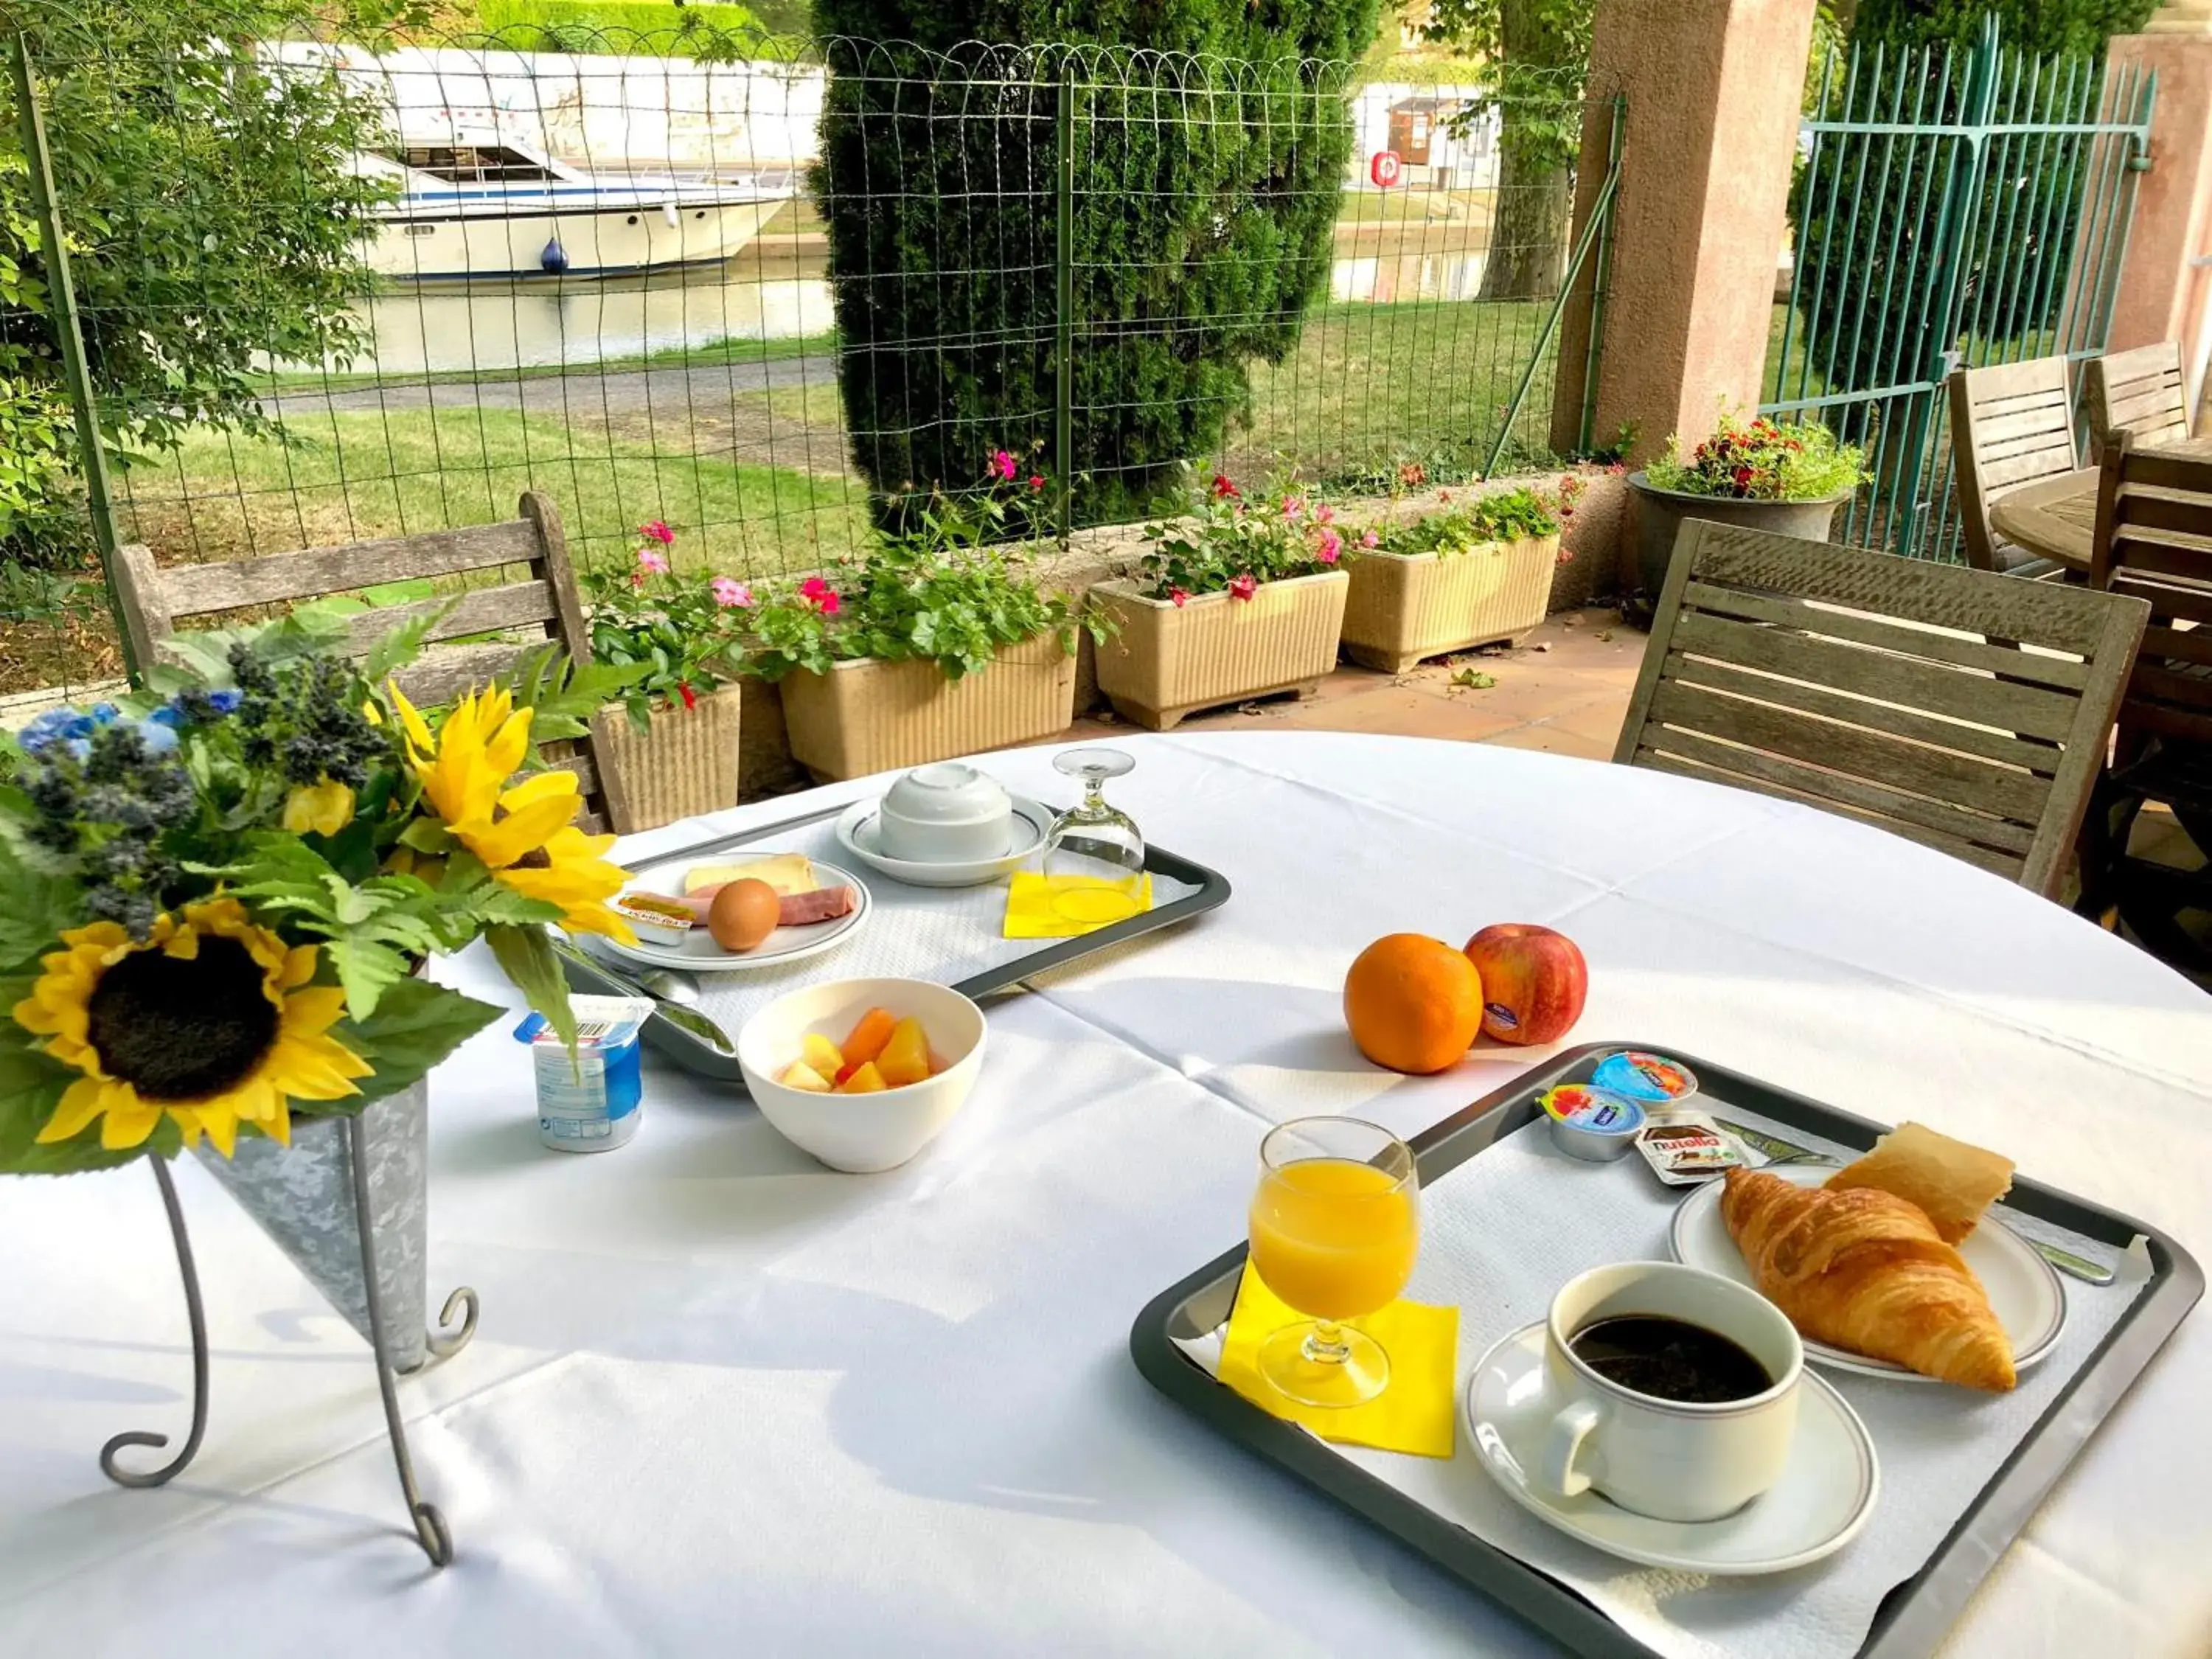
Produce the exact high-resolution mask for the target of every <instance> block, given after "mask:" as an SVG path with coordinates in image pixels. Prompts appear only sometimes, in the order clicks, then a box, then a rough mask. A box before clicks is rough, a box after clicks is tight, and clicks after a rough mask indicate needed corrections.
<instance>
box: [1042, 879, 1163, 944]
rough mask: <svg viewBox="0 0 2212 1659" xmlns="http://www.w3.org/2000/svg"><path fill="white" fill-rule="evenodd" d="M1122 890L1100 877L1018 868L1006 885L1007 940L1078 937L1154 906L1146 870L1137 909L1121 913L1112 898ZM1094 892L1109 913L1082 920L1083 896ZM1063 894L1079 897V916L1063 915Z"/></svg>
mask: <svg viewBox="0 0 2212 1659" xmlns="http://www.w3.org/2000/svg"><path fill="white" fill-rule="evenodd" d="M1091 892H1095V893H1097V894H1098V895H1100V898H1099V899H1098V900H1095V901H1093V902H1094V903H1097V904H1098V906H1099V908H1101V910H1102V911H1103V912H1106V914H1102V915H1099V917H1098V918H1097V920H1096V921H1085V920H1081V919H1080V910H1079V906H1080V903H1081V896H1082V895H1084V894H1085V893H1091ZM1119 892H1120V889H1118V888H1117V887H1115V884H1113V883H1112V882H1110V881H1107V880H1105V879H1103V878H1100V877H1097V876H1042V875H1039V874H1038V873H1037V872H1036V871H1034V870H1017V871H1016V872H1014V878H1013V880H1012V882H1011V883H1010V884H1008V885H1007V888H1006V938H1008V939H1075V938H1077V937H1079V935H1081V934H1084V933H1097V931H1098V930H1099V929H1100V928H1101V927H1112V926H1113V925H1114V924H1115V922H1117V921H1127V920H1128V919H1129V917H1130V916H1133V915H1142V914H1143V913H1144V912H1146V911H1147V910H1149V909H1151V908H1152V872H1150V871H1147V872H1146V873H1145V878H1144V880H1143V881H1142V882H1141V883H1140V884H1139V886H1138V889H1137V908H1135V909H1134V910H1129V909H1127V908H1121V910H1120V911H1119V913H1118V914H1115V913H1114V912H1115V905H1114V904H1113V902H1112V901H1113V900H1114V899H1115V897H1116V896H1118V895H1119ZM1063 895H1075V896H1077V905H1078V915H1075V916H1070V915H1064V914H1062V912H1061V910H1060V897H1061V896H1063Z"/></svg>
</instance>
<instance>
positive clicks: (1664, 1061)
mask: <svg viewBox="0 0 2212 1659" xmlns="http://www.w3.org/2000/svg"><path fill="white" fill-rule="evenodd" d="M1590 1086H1591V1087H1592V1088H1593V1089H1602V1090H1604V1091H1606V1092H1607V1094H1609V1095H1620V1096H1621V1097H1625V1098H1626V1099H1629V1100H1638V1101H1642V1102H1643V1103H1644V1104H1645V1105H1647V1106H1666V1105H1671V1104H1673V1103H1674V1102H1676V1101H1678V1100H1687V1099H1688V1098H1689V1097H1691V1096H1692V1095H1693V1094H1695V1093H1697V1092H1698V1074H1697V1073H1695V1072H1693V1071H1692V1070H1691V1069H1690V1068H1689V1067H1688V1066H1685V1065H1683V1064H1682V1062H1681V1061H1680V1060H1669V1059H1668V1058H1667V1056H1666V1055H1664V1054H1646V1053H1645V1052H1644V1050H1642V1049H1640V1048H1623V1049H1622V1050H1621V1051H1620V1053H1618V1054H1607V1056H1606V1057H1605V1058H1604V1059H1603V1060H1600V1061H1598V1063H1597V1069H1596V1070H1595V1071H1594V1072H1592V1073H1590Z"/></svg>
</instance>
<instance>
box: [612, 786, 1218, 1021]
mask: <svg viewBox="0 0 2212 1659" xmlns="http://www.w3.org/2000/svg"><path fill="white" fill-rule="evenodd" d="M711 844H712V843H710V845H711ZM770 853H804V854H806V856H807V857H808V858H810V859H819V860H824V861H826V862H828V863H830V864H834V865H836V866H837V867H838V868H839V869H841V870H846V871H849V872H852V876H853V878H854V880H855V881H857V882H859V883H860V884H862V885H864V886H865V887H866V889H867V890H868V896H869V898H870V899H871V900H872V902H873V904H874V909H873V912H872V914H871V915H869V916H868V918H867V920H866V921H865V922H864V923H863V924H862V925H861V926H860V927H857V928H855V929H854V930H853V931H852V933H850V934H848V937H847V938H846V939H845V940H844V942H843V943H842V944H840V945H837V946H836V947H835V948H834V949H831V950H828V951H823V952H821V953H820V954H819V955H817V956H811V957H802V958H800V959H799V961H796V962H789V963H784V964H782V965H781V966H780V967H769V968H750V969H743V970H741V971H739V972H736V973H727V974H701V975H698V976H697V977H698V980H699V990H700V998H699V1009H700V1012H702V1013H703V1014H705V1015H706V1016H707V1018H709V1019H711V1020H713V1021H714V1023H715V1024H717V1025H719V1026H720V1027H721V1028H722V1029H723V1030H725V1031H726V1032H728V1033H729V1034H730V1035H731V1036H732V1037H733V1038H734V1037H735V1036H737V1034H738V1031H739V1030H742V1029H743V1028H744V1023H745V1021H746V1019H747V1018H749V1017H750V1015H751V1014H752V1013H753V1012H754V1011H755V1010H756V1009H757V1008H759V1007H761V1006H763V1005H764V1004H766V1003H769V1002H772V1001H774V1000H775V999H776V998H777V997H779V996H781V995H782V994H784V993H785V992H786V991H789V990H793V989H795V988H796V987H799V986H801V985H813V984H817V983H819V982H820V981H823V980H825V979H879V978H891V979H926V980H933V981H936V982H937V983H939V984H940V985H957V984H958V983H959V982H960V981H962V980H963V979H968V978H970V977H972V976H973V975H976V974H980V973H983V972H985V971H987V970H988V969H993V968H999V967H1003V966H1005V965H1006V963H1010V962H1015V961H1018V960H1019V959H1020V958H1021V957H1033V956H1036V955H1038V954H1040V953H1041V952H1042V951H1048V950H1050V949H1052V948H1053V947H1054V945H1058V944H1060V942H1061V941H1060V940H1058V939H1007V938H1006V937H1005V936H1004V935H1003V933H1001V931H1000V930H1001V929H1002V928H1003V927H1004V926H1005V923H1006V881H1005V880H1004V879H1003V878H1002V879H1000V880H998V881H993V882H986V883H985V884H982V885H981V886H980V887H909V886H908V885H906V884H905V883H903V882H897V881H893V880H892V879H891V878H890V877H889V876H885V875H880V874H878V872H875V871H873V870H871V869H869V868H868V866H866V865H865V864H863V863H862V862H861V861H860V860H859V859H857V858H855V857H854V855H853V854H850V853H848V852H847V851H846V850H845V849H844V848H842V847H841V846H840V845H838V842H837V820H836V817H835V816H832V817H827V818H824V819H823V820H822V821H821V822H820V823H809V824H804V825H801V826H800V827H799V828H798V829H785V830H778V831H775V832H774V833H772V834H770V835H769V836H765V837H763V838H762V839H760V840H758V841H749V842H740V843H738V844H736V845H733V846H730V847H726V848H716V849H715V850H714V851H712V852H702V853H701V854H699V855H698V859H697V861H698V862H699V863H702V864H705V863H708V862H713V863H718V864H722V863H733V862H735V861H736V860H739V859H744V858H748V857H764V856H766V855H767V854H770ZM680 856H681V854H680V852H677V851H671V852H667V853H659V854H653V855H652V856H651V857H650V858H648V859H647V860H642V862H644V863H661V862H665V861H667V860H670V859H672V858H676V857H680ZM1196 891H1198V889H1197V888H1196V887H1195V886H1194V885H1193V884H1191V883H1189V882H1183V881H1176V880H1175V879H1173V878H1170V877H1168V876H1164V875H1162V874H1161V873H1159V872H1158V871H1154V872H1152V905H1153V908H1155V909H1157V908H1159V907H1160V906H1162V905H1165V904H1171V903H1173V902H1175V901H1176V900H1177V899H1181V898H1188V896H1190V895H1191V894H1193V893H1194V892H1196ZM605 954H606V958H607V960H608V961H610V962H611V963H614V964H615V965H616V966H617V967H618V968H619V967H622V966H623V965H624V964H623V962H622V959H621V958H619V957H616V956H614V954H613V953H612V952H611V951H610V952H607V953H605Z"/></svg>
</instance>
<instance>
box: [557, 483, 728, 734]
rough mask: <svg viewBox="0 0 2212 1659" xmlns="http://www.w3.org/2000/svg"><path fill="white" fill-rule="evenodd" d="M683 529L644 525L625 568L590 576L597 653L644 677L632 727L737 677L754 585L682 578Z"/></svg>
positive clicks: (633, 699) (635, 690)
mask: <svg viewBox="0 0 2212 1659" xmlns="http://www.w3.org/2000/svg"><path fill="white" fill-rule="evenodd" d="M675 541H676V532H674V531H672V530H671V529H670V528H669V527H668V526H666V525H665V524H664V523H662V522H661V521H660V520H657V519H656V520H653V521H652V522H650V523H648V524H641V525H640V526H638V527H637V536H636V540H635V543H634V544H633V545H632V547H631V549H630V556H629V562H627V563H626V564H622V565H611V566H602V567H599V568H594V569H592V570H589V571H587V572H586V573H585V576H584V589H585V592H587V593H589V594H590V595H591V599H592V659H594V660H595V661H597V662H601V663H605V664H608V665H612V666H616V667H629V666H635V668H636V669H637V670H638V671H639V673H638V677H637V678H635V680H633V681H632V682H631V684H630V685H629V689H628V690H627V691H626V692H625V693H624V695H623V706H624V707H625V708H627V709H628V710H629V719H630V724H631V725H632V726H635V727H636V728H637V729H638V730H639V731H641V732H642V731H645V730H646V729H647V727H648V726H651V724H652V720H653V714H655V713H656V712H665V711H666V710H669V709H671V708H683V709H690V708H696V707H697V706H698V702H699V697H700V696H701V694H702V693H703V692H708V691H712V690H714V688H715V687H716V686H717V685H720V684H724V683H725V682H726V681H729V680H732V679H734V678H736V676H737V672H738V654H739V648H740V641H741V640H742V638H743V636H744V622H743V618H744V613H745V612H746V611H748V610H750V609H751V607H752V605H753V603H754V600H753V591H752V588H751V586H750V585H749V584H747V583H745V582H742V581H739V580H738V579H737V578H736V577H734V576H706V575H702V574H696V573H688V574H679V573H678V571H677V570H676V568H675V559H674V554H673V549H674V544H675Z"/></svg>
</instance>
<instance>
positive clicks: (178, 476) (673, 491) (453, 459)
mask: <svg viewBox="0 0 2212 1659" xmlns="http://www.w3.org/2000/svg"><path fill="white" fill-rule="evenodd" d="M290 429H291V434H292V441H291V442H290V443H289V444H286V443H283V442H280V441H277V440H276V439H274V438H245V437H240V436H237V435H229V434H224V433H217V432H203V433H197V434H195V435H193V436H192V437H191V438H190V439H188V440H187V441H186V442H185V446H184V447H183V448H182V449H180V450H179V451H178V452H177V453H175V454H173V455H170V456H167V457H164V458H161V459H159V460H157V461H155V462H150V463H149V464H147V465H143V466H141V467H138V468H135V469H133V470H131V471H128V472H126V473H125V474H123V475H122V476H121V477H118V480H117V495H118V501H119V511H120V513H121V516H122V519H123V522H124V532H125V534H126V535H132V536H136V537H137V538H141V539H143V540H145V541H147V542H148V543H149V544H151V545H152V546H153V547H154V548H155V550H156V552H157V553H158V554H160V555H161V556H164V557H165V558H172V559H176V558H181V559H194V560H204V559H230V558H242V557H246V556H252V555H253V554H255V553H260V552H276V551H281V550H285V549H288V548H295V547H301V546H315V545H329V544H334V543H339V542H346V541H352V540H357V539H361V538H368V537H378V536H404V535H411V534H413V533H415V532H418V531H424V530H441V529H447V528H450V527H452V526H456V525H466V524H485V523H490V522H493V521H495V520H500V519H505V518H509V517H512V516H513V513H514V506H515V501H516V498H517V497H518V496H519V495H520V494H521V492H522V491H523V490H524V489H542V490H544V491H545V492H546V493H548V494H549V495H551V496H552V497H553V499H554V501H556V503H557V504H558V506H559V507H560V509H561V514H562V521H563V523H564V525H565V526H566V528H567V531H568V541H569V546H570V548H571V550H572V551H573V552H574V554H575V555H576V556H577V558H578V559H579V560H580V561H586V562H587V561H592V560H595V559H603V558H607V557H611V556H621V553H622V550H623V548H624V547H625V546H626V545H627V541H628V538H629V532H630V531H631V528H632V527H633V526H635V525H637V524H639V523H641V522H643V521H644V520H649V519H665V520H667V521H668V522H669V523H670V524H671V525H675V526H678V527H679V528H680V529H681V530H682V531H683V532H684V533H683V537H682V539H680V540H679V542H678V545H677V553H678V558H679V559H680V560H681V561H682V562H684V563H686V564H693V565H698V566H701V567H702V568H704V567H711V568H714V569H715V570H717V571H726V572H729V573H730V574H737V575H746V576H758V575H765V574H774V573H776V572H779V571H783V570H790V569H802V568H814V567H815V566H817V565H819V564H820V563H822V562H824V561H825V560H828V559H833V558H836V557H838V556H842V555H843V554H846V553H848V552H851V551H853V550H854V549H855V548H856V547H858V546H859V545H860V543H861V539H862V538H863V535H864V533H865V530H866V510H865V504H864V502H863V501H862V498H861V495H860V490H859V489H858V488H857V486H854V485H852V484H849V483H847V482H845V481H843V480H841V479H839V478H836V477H823V476H820V475H817V474H814V473H811V472H805V471H797V470H795V469H793V468H790V467H785V466H767V465H757V464H751V463H748V462H743V461H736V462H733V461H732V460H730V459H726V458H724V457H720V456H711V455H697V454H690V453H669V452H668V451H667V450H666V449H665V447H664V448H662V449H660V450H659V452H658V453H656V451H655V449H654V448H653V447H652V446H651V445H649V444H648V443H646V442H640V441H628V440H625V439H623V438H622V437H620V436H614V437H608V436H605V435H600V434H598V433H595V432H593V431H592V430H590V429H588V428H584V427H581V426H569V425H563V424H562V422H558V421H554V420H549V419H545V418H543V417H540V416H523V415H520V414H518V413H515V412H513V411H512V410H437V411H435V412H433V411H431V410H409V411H404V412H398V411H395V412H392V413H390V414H378V413H360V414H352V413H348V414H337V415H325V416H319V417H315V418H313V419H302V420H299V421H295V422H293V423H292V425H291V428H290Z"/></svg>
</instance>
